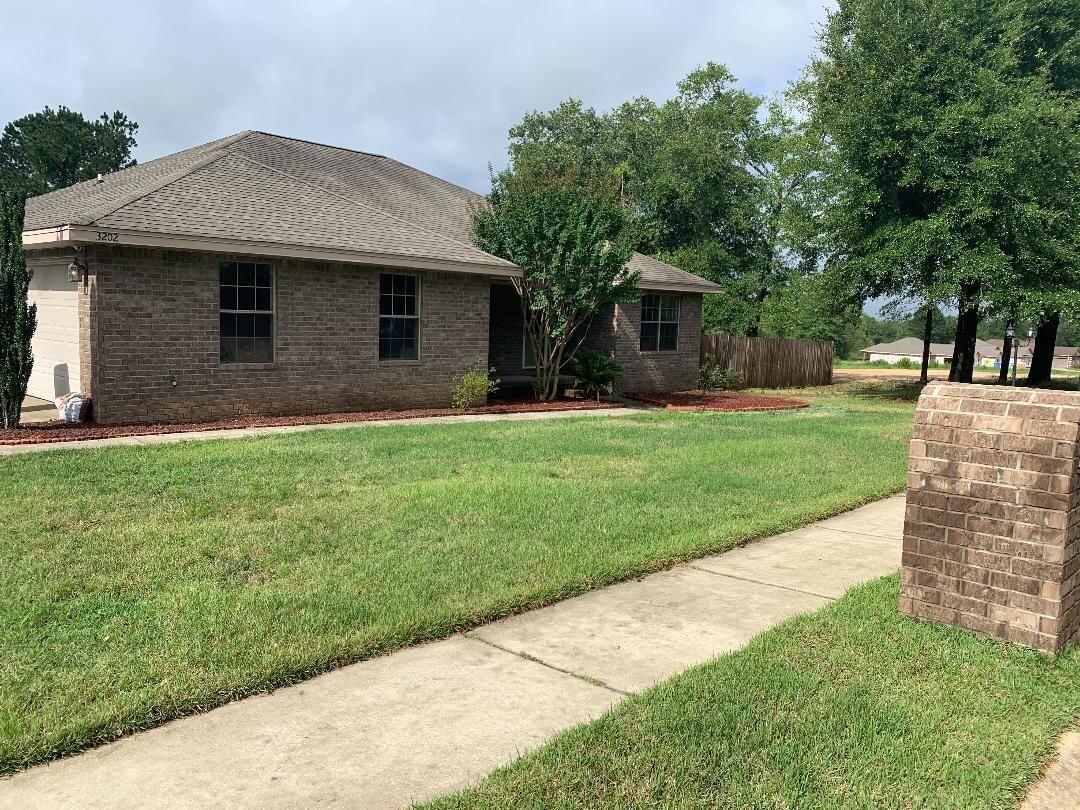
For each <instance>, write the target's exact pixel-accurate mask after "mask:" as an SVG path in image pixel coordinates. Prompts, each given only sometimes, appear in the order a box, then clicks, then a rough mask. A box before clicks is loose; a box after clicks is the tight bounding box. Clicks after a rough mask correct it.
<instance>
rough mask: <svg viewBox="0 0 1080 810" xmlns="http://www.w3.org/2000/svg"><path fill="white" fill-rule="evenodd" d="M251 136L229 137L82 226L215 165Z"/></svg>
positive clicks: (93, 215) (102, 209) (115, 202)
mask: <svg viewBox="0 0 1080 810" xmlns="http://www.w3.org/2000/svg"><path fill="white" fill-rule="evenodd" d="M251 134H252V131H251V130H245V131H243V132H238V133H237V134H235V135H230V136H229V137H226V138H222V139H221V141H219V142H218V146H216V147H214V148H213V149H211V150H210V151H209V153H207V154H206V155H205V156H203V157H201V158H199V159H198V160H196V161H195V162H194V163H191V164H189V165H187V166H184V167H183V168H182V169H177V170H176V171H173V172H169V173H168V174H166V175H165V176H164V177H163V178H162V179H161V180H160V181H159V182H157V183H151V184H150V186H149V187H145V188H140V189H138V190H137V191H135V192H133V193H130V194H125V195H124V196H123V197H121V198H120V199H119V200H112V201H110V202H109V203H107V204H106V205H103V206H100V207H98V208H95V209H94V210H92V211H91V212H90V214H89V215H88V216H86V217H84V219H85V220H86V222H84V223H82V224H84V225H93V224H94V223H95V222H97V221H98V220H99V219H102V218H103V217H107V216H109V215H110V214H115V213H116V212H117V211H119V210H120V209H121V208H124V207H125V206H128V205H131V204H132V203H133V202H135V201H136V200H141V199H142V198H143V197H147V196H149V195H151V194H153V193H154V192H156V191H161V189H163V188H165V187H166V186H170V185H172V184H173V183H175V182H176V181H177V180H182V179H183V178H185V177H187V176H188V175H189V174H192V173H194V172H197V171H198V170H199V169H202V168H205V167H206V166H209V165H210V164H211V163H214V162H215V161H218V160H220V159H221V158H223V157H224V156H225V155H227V154H229V152H230V151H231V149H232V147H233V146H235V145H236V144H237V143H239V142H240V141H242V140H244V138H247V137H248V136H249V135H251ZM211 143H213V141H211ZM143 165H146V164H143Z"/></svg>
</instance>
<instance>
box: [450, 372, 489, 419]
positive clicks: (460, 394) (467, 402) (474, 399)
mask: <svg viewBox="0 0 1080 810" xmlns="http://www.w3.org/2000/svg"><path fill="white" fill-rule="evenodd" d="M494 373H495V368H494V367H492V368H490V369H486V368H484V362H483V361H482V360H477V361H476V362H475V363H473V364H472V365H471V366H469V368H468V370H467V371H466V372H465V373H464V374H455V375H454V376H453V377H451V378H450V382H451V383H452V384H453V387H452V388H451V389H450V402H451V404H453V406H454V407H455V408H461V409H465V408H475V407H476V406H477V405H483V404H484V402H485V400H486V399H487V397H488V395H489V394H494V393H495V392H496V391H498V390H499V381H498V380H492V379H490V378H489V377H488V374H494Z"/></svg>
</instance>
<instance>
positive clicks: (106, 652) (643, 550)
mask: <svg viewBox="0 0 1080 810" xmlns="http://www.w3.org/2000/svg"><path fill="white" fill-rule="evenodd" d="M815 402H816V403H817V405H818V407H812V408H809V409H804V410H801V411H784V412H774V413H756V414H671V413H648V414H642V415H636V416H627V417H622V418H618V419H596V418H587V417H581V418H577V419H563V420H550V421H534V422H498V423H494V422H488V423H473V424H457V425H438V426H432V425H395V426H388V427H386V428H384V429H381V430H379V431H370V430H365V429H363V428H354V429H348V430H339V431H321V432H320V431H316V432H303V433H292V434H287V435H278V436H270V437H265V438H259V439H231V440H227V441H207V442H198V443H184V444H171V445H161V446H153V447H146V446H144V447H110V448H103V449H98V450H73V451H70V452H66V453H61V454H57V455H54V454H30V455H27V456H17V457H12V458H8V459H4V460H2V461H0V525H5V526H14V527H17V528H16V530H15V531H14V532H10V533H7V534H5V535H0V557H2V558H3V559H4V560H5V565H4V566H3V567H2V568H0V592H2V593H3V596H2V597H0V770H5V771H11V770H17V769H19V768H23V767H26V766H28V765H31V764H34V763H37V762H42V761H44V760H47V759H49V758H52V757H56V756H61V755H64V754H68V753H73V752H74V751H77V750H80V749H83V748H87V747H90V746H93V745H97V744H100V743H103V742H106V741H108V740H111V739H115V738H116V737H118V736H121V735H123V734H125V733H129V732H131V731H134V730H138V729H141V728H147V727H150V726H154V725H158V724H160V723H162V722H164V721H166V720H169V719H172V718H175V717H179V716H182V715H185V714H190V713H192V712H195V711H201V710H205V709H209V708H212V707H214V706H218V705H222V704H223V703H227V702H229V701H230V700H234V699H237V698H240V697H244V696H246V695H249V694H255V693H258V692H262V691H266V690H269V689H273V688H276V687H278V686H282V685H285V684H288V683H295V682H297V681H301V680H305V679H307V678H309V677H311V676H313V675H315V674H318V673H319V672H323V671H326V670H328V669H332V668H335V667H338V666H342V665H344V664H348V663H352V662H354V661H359V660H363V659H365V658H370V657H373V656H375V655H378V654H381V653H385V652H389V651H391V650H394V649H399V648H401V647H404V646H409V645H412V644H416V643H419V642H422V641H426V640H430V639H435V638H441V637H445V636H447V635H450V634H452V633H454V632H455V631H458V630H462V629H465V628H468V627H475V626H476V625H478V624H482V623H485V622H487V621H491V620H493V619H496V618H499V617H502V616H506V615H510V614H512V613H516V612H521V611H523V610H528V609H530V608H533V607H538V606H541V605H544V604H549V603H551V602H555V601H558V600H560V599H564V598H567V597H569V596H573V595H576V594H579V593H583V592H585V591H587V590H592V589H595V588H599V587H602V586H604V585H607V584H610V583H612V582H616V581H619V580H622V579H627V578H630V577H634V576H638V575H641V574H645V573H649V572H651V571H656V570H660V569H663V568H667V567H670V566H671V565H673V564H675V563H678V562H681V561H683V560H686V559H691V558H694V557H700V556H705V555H707V554H711V553H717V552H720V551H724V550H727V549H728V548H731V547H733V546H735V545H738V544H740V543H743V542H746V541H748V540H750V539H754V538H757V537H763V536H768V535H771V534H774V533H776V532H779V531H784V530H787V529H791V528H795V527H797V526H800V525H804V524H805V523H807V522H812V521H814V520H817V519H820V518H822V517H826V516H828V515H830V514H835V513H836V512H839V511H843V510H845V509H850V508H852V507H854V506H857V505H859V504H861V503H864V502H866V501H868V500H873V499H876V498H879V497H882V496H884V495H887V494H890V493H892V492H895V491H897V490H898V489H899V488H900V487H901V486H902V485H903V480H904V473H905V470H906V457H907V453H906V444H907V437H908V435H909V432H910V419H911V405H910V403H904V402H895V401H891V400H887V399H880V398H877V399H875V397H874V396H853V395H851V393H850V392H849V393H846V394H845V393H837V392H835V391H826V392H819V393H818V394H816V395H815Z"/></svg>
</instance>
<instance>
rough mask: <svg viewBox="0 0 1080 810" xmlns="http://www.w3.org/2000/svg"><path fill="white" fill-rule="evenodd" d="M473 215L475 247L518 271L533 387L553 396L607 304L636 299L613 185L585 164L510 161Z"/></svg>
mask: <svg viewBox="0 0 1080 810" xmlns="http://www.w3.org/2000/svg"><path fill="white" fill-rule="evenodd" d="M491 186H492V188H491V194H490V196H489V197H488V204H487V205H484V206H481V207H479V208H478V209H477V210H476V211H475V212H474V215H473V233H474V238H475V241H476V244H477V245H478V246H479V247H480V248H481V249H483V250H486V251H487V252H488V253H492V254H494V255H496V256H501V257H502V258H504V259H508V260H509V261H512V262H514V263H515V264H517V265H518V266H519V267H521V269H522V271H523V277H522V278H516V279H514V281H513V284H514V288H515V289H516V291H517V293H518V296H519V297H520V299H521V310H522V316H523V317H524V319H525V326H526V330H527V331H528V334H529V341H530V344H531V346H532V352H533V358H534V360H535V365H536V388H537V392H538V395H539V396H540V397H541V398H542V399H546V400H550V399H554V398H555V396H556V394H557V392H558V383H559V373H560V372H561V371H562V369H563V367H564V365H565V364H566V362H567V361H569V359H570V358H571V356H572V355H573V353H574V350H575V349H576V348H577V347H578V346H579V345H580V344H581V341H582V340H583V339H584V337H585V332H586V330H587V328H588V324H589V321H590V320H591V319H592V317H593V316H594V315H596V314H597V313H598V312H600V310H602V309H603V308H604V307H606V306H608V305H609V304H613V303H627V302H630V301H634V300H636V299H637V298H638V296H639V293H638V290H637V281H638V277H637V275H636V274H632V273H629V272H627V270H626V263H627V262H628V261H629V259H630V256H631V255H632V253H633V241H632V239H631V238H630V230H629V228H628V227H627V216H626V211H625V208H624V206H623V205H622V203H621V201H620V199H619V191H618V184H617V182H616V181H615V180H614V179H613V178H612V177H611V176H610V175H609V174H607V173H604V172H602V171H596V170H594V168H593V167H590V166H588V165H579V166H577V167H556V166H553V165H552V164H551V163H550V162H541V163H537V162H533V161H530V160H529V159H528V158H521V159H519V160H516V161H515V163H514V165H513V167H512V168H511V169H508V170H507V171H504V172H502V173H501V174H499V175H496V176H494V177H492V183H491Z"/></svg>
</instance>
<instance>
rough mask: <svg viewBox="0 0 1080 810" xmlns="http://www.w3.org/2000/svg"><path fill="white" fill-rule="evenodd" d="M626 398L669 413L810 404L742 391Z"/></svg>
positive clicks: (740, 409)
mask: <svg viewBox="0 0 1080 810" xmlns="http://www.w3.org/2000/svg"><path fill="white" fill-rule="evenodd" d="M626 397H627V398H628V399H636V400H638V401H639V402H647V403H649V404H650V405H662V406H663V407H665V408H667V409H668V410H672V411H783V410H787V409H789V408H805V407H807V406H808V405H809V404H810V403H809V402H803V401H802V400H801V399H789V398H787V397H767V396H763V395H761V394H745V393H743V392H742V391H672V392H670V393H664V394H626Z"/></svg>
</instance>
